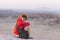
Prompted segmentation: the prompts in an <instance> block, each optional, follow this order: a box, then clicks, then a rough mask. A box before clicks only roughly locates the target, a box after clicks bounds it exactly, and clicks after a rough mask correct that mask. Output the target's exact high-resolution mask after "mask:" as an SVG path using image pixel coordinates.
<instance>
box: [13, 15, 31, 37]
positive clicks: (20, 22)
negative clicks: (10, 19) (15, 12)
mask: <svg viewBox="0 0 60 40" xmlns="http://www.w3.org/2000/svg"><path fill="white" fill-rule="evenodd" d="M25 20H27V16H26V15H22V16H21V17H20V18H18V19H17V22H16V25H15V27H14V35H15V36H19V37H21V31H22V32H23V33H22V34H25V33H26V34H27V33H28V34H29V30H30V29H29V25H30V23H28V22H25ZM26 34H25V35H26ZM23 36H24V35H23Z"/></svg>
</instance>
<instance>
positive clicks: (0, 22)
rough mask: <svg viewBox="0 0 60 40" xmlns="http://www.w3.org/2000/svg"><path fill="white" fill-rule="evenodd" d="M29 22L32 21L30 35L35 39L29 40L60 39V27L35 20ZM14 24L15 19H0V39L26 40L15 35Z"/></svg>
mask: <svg viewBox="0 0 60 40" xmlns="http://www.w3.org/2000/svg"><path fill="white" fill-rule="evenodd" d="M29 22H30V23H31V25H30V30H31V31H30V36H31V37H32V38H33V39H27V40H60V29H58V28H54V27H52V26H49V25H42V24H38V22H37V21H34V20H31V21H29ZM36 22H37V23H36ZM14 25H15V20H11V19H8V20H7V19H0V40H26V39H20V38H16V37H14V36H13V28H14Z"/></svg>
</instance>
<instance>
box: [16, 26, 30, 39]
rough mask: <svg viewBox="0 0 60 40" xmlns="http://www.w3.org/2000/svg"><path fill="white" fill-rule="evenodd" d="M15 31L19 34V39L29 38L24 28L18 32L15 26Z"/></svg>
mask: <svg viewBox="0 0 60 40" xmlns="http://www.w3.org/2000/svg"><path fill="white" fill-rule="evenodd" d="M16 29H17V31H18V33H19V38H25V39H28V38H29V33H28V31H25V30H24V28H23V29H22V30H20V29H19V28H18V26H16Z"/></svg>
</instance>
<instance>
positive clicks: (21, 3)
mask: <svg viewBox="0 0 60 40" xmlns="http://www.w3.org/2000/svg"><path fill="white" fill-rule="evenodd" d="M0 9H24V10H25V9H27V10H29V9H32V10H40V9H52V10H60V0H0Z"/></svg>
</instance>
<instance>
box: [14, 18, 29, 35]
mask: <svg viewBox="0 0 60 40" xmlns="http://www.w3.org/2000/svg"><path fill="white" fill-rule="evenodd" d="M17 25H18V28H19V29H20V30H22V28H23V27H26V26H29V25H30V23H28V22H24V21H23V20H22V19H21V18H18V19H17ZM14 34H16V35H18V31H17V30H16V26H15V27H14Z"/></svg>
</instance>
